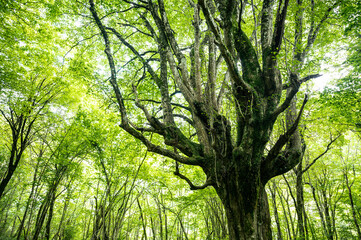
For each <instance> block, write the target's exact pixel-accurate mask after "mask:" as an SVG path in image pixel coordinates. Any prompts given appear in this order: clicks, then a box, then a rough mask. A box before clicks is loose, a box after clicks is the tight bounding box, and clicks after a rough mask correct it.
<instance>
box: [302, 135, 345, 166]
mask: <svg viewBox="0 0 361 240" xmlns="http://www.w3.org/2000/svg"><path fill="white" fill-rule="evenodd" d="M340 136H341V134H339V135H337V137H335V138H332V136H331V141H330V142H329V143H328V144H327V147H326V149H325V151H323V153H321V154H320V155H318V156H317V157H316V158H315V159H313V161H312V162H311V163H310V164H308V165H307V166H306V167H305V169H303V170H302V173H305V172H307V170H308V169H310V167H312V165H313V164H315V163H316V161H317V160H318V159H320V158H321V157H323V155H325V154H326V153H327V152H328V151H329V150H330V149H331V145H332V144H333V143H334V142H335V141H336V140H337V139H338V138H339V137H340Z"/></svg>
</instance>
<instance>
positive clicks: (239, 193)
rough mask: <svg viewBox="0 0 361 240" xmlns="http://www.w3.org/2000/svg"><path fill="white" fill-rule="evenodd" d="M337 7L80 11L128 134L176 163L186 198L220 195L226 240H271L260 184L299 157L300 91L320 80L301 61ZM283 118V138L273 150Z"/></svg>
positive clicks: (127, 6)
mask: <svg viewBox="0 0 361 240" xmlns="http://www.w3.org/2000/svg"><path fill="white" fill-rule="evenodd" d="M337 4H338V1H326V2H323V3H321V2H320V1H314V0H310V1H305V2H303V1H302V0H297V1H291V2H290V1H289V0H279V1H275V0H263V1H237V0H215V1H211V0H199V1H198V2H193V1H192V0H188V1H177V2H175V1H163V0H158V1H152V0H139V1H134V2H132V1H128V0H123V1H117V2H112V1H107V2H102V5H99V6H98V5H97V4H96V3H95V2H94V1H93V0H89V2H88V3H87V4H85V5H83V6H87V7H88V8H89V10H90V13H91V15H90V16H86V17H90V18H91V19H92V21H93V22H94V23H95V24H96V26H97V31H98V32H96V33H94V35H93V36H100V37H101V39H102V41H103V43H104V46H105V54H106V57H107V62H108V65H109V67H110V83H111V86H112V88H113V91H114V94H115V99H116V100H115V102H116V105H117V107H118V109H119V111H120V114H121V123H120V126H121V128H123V129H124V130H125V131H127V132H128V133H129V134H131V135H132V136H133V137H134V138H136V139H138V140H140V141H141V142H142V143H143V144H144V145H145V146H146V147H147V149H148V151H150V152H154V153H157V154H160V155H163V156H166V157H168V158H171V159H174V160H175V161H176V168H175V169H176V170H175V174H176V175H177V176H179V177H180V178H182V179H184V180H185V181H187V182H188V183H189V185H190V187H191V189H193V190H196V189H203V188H206V187H208V186H212V187H213V188H214V189H215V190H216V192H217V194H218V196H219V197H220V199H221V201H222V203H223V205H224V208H225V210H226V215H227V219H228V229H229V236H230V239H247V240H249V239H270V238H272V235H271V233H270V230H269V229H270V228H269V222H270V218H269V213H268V205H267V199H266V195H265V190H264V188H265V184H266V183H267V182H268V181H269V180H270V179H271V178H273V177H275V176H277V175H280V174H283V173H285V172H287V171H289V170H290V169H292V168H293V167H295V166H296V165H297V163H298V162H299V161H300V159H301V157H302V154H303V149H302V144H301V140H300V134H299V132H298V124H299V121H300V117H301V115H302V110H303V107H304V104H305V103H306V102H307V98H306V97H305V99H304V101H303V104H302V106H301V108H300V110H298V111H297V108H296V98H295V96H296V95H297V93H298V92H299V90H300V86H301V84H302V83H303V82H305V81H307V80H309V79H312V78H315V77H317V76H319V75H318V74H317V73H316V72H311V75H305V74H304V69H305V68H308V69H310V68H309V64H305V62H306V56H307V55H308V54H309V53H310V51H311V49H312V46H314V44H315V42H316V38H317V35H319V34H320V32H322V31H321V30H322V29H323V28H324V26H325V24H326V23H327V21H328V19H329V16H330V15H332V14H333V9H335V8H336V7H337ZM285 38H286V39H287V40H288V42H286V41H285V40H284V39H285ZM309 61H311V60H309ZM124 62H125V64H124ZM129 79H130V80H129ZM129 83H131V84H132V89H131V90H129V87H128V86H129ZM119 86H122V87H119ZM131 102H134V104H131ZM290 106H291V107H290ZM287 109H289V110H288V114H286V118H287V124H286V125H287V126H286V129H285V131H284V133H283V134H281V135H280V136H278V138H277V139H276V140H275V141H270V139H271V135H272V129H273V126H274V125H275V122H276V120H277V118H278V117H279V116H280V115H283V113H284V112H285V111H286V110H287ZM153 135H158V136H161V137H162V138H163V141H160V140H159V139H160V138H157V137H153ZM180 165H194V166H199V167H201V168H202V169H203V171H204V173H205V175H206V181H205V183H204V184H203V185H200V186H197V185H195V184H194V183H193V182H192V181H191V180H190V179H189V178H188V177H186V176H185V175H183V174H182V173H181V172H180V170H181V168H180Z"/></svg>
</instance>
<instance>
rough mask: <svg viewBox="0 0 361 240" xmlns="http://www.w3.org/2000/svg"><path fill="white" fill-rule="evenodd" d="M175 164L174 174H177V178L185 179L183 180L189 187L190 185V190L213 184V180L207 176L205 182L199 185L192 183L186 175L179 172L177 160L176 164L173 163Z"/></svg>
mask: <svg viewBox="0 0 361 240" xmlns="http://www.w3.org/2000/svg"><path fill="white" fill-rule="evenodd" d="M175 166H176V168H175V171H174V175H176V176H178V177H179V178H181V179H183V180H185V181H186V182H187V183H188V185H189V187H190V189H191V190H200V189H205V188H206V187H208V186H213V185H214V182H213V181H212V180H210V179H209V178H208V179H207V180H206V182H205V183H204V184H203V185H201V186H197V185H194V184H193V183H192V181H191V180H190V179H189V178H187V177H186V176H184V175H183V174H181V173H180V172H179V164H178V162H176V165H175Z"/></svg>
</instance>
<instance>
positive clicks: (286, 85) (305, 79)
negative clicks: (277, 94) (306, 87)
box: [282, 74, 322, 90]
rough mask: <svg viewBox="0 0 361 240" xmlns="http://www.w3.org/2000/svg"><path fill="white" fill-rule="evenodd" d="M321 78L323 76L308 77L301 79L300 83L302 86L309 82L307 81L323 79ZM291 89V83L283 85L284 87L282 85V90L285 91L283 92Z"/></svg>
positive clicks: (313, 75)
mask: <svg viewBox="0 0 361 240" xmlns="http://www.w3.org/2000/svg"><path fill="white" fill-rule="evenodd" d="M321 76H322V75H321V74H312V75H308V76H307V77H304V78H302V79H300V80H299V83H300V84H302V83H305V82H307V81H309V80H311V79H315V78H319V77H321ZM290 87H291V85H290V84H289V83H286V84H283V85H282V89H283V90H286V89H288V88H290Z"/></svg>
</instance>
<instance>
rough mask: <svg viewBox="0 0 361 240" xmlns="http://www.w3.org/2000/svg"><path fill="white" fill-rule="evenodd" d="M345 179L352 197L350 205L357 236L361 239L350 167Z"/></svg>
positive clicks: (346, 170) (350, 197) (349, 195)
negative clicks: (349, 172)
mask: <svg viewBox="0 0 361 240" xmlns="http://www.w3.org/2000/svg"><path fill="white" fill-rule="evenodd" d="M344 176H345V180H346V186H347V191H348V197H349V199H350V205H351V210H352V219H353V222H354V224H355V227H356V230H357V237H358V239H359V240H361V230H360V225H359V221H358V220H357V214H356V209H355V204H354V200H353V196H352V184H353V182H352V183H350V182H349V179H348V169H347V168H346V169H345V173H344Z"/></svg>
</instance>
